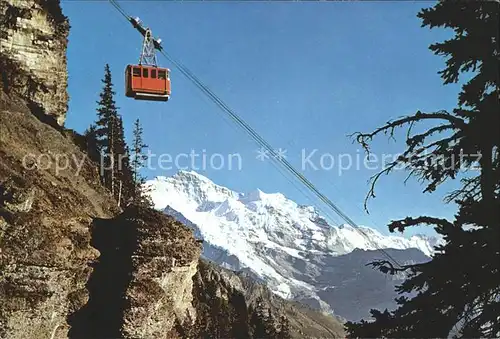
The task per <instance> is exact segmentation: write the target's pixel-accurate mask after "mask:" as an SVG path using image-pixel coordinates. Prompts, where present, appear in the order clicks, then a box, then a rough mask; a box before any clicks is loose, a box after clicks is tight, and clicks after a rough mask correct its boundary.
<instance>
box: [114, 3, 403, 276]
mask: <svg viewBox="0 0 500 339" xmlns="http://www.w3.org/2000/svg"><path fill="white" fill-rule="evenodd" d="M109 1H110V2H111V4H112V5H113V6H114V7H115V8H116V9H117V10H118V12H120V14H122V15H123V16H124V17H125V18H126V19H127V20H128V21H129V22H131V23H132V24H133V25H134V27H136V23H137V22H136V21H135V19H132V17H131V16H129V15H127V14H126V12H125V11H124V10H123V9H122V8H121V6H120V5H119V4H118V3H117V2H116V0H109ZM136 28H137V27H136ZM155 47H156V48H157V49H158V50H159V52H160V53H161V54H162V55H163V56H164V57H165V58H166V59H167V60H169V61H170V62H171V63H172V64H174V65H175V66H176V67H177V69H178V70H179V71H180V72H181V73H182V74H183V75H184V76H185V77H187V78H188V79H189V80H191V81H192V82H193V84H194V85H195V86H196V87H198V89H199V90H201V91H202V92H203V93H205V94H206V95H207V97H209V99H211V100H212V101H213V102H214V103H215V104H216V105H217V106H219V108H220V109H221V110H222V111H223V112H224V113H226V114H227V115H228V116H229V117H230V118H231V119H232V120H233V121H234V122H235V123H236V124H237V125H238V126H239V127H241V128H242V129H243V130H244V131H245V132H246V133H247V134H248V135H250V136H251V137H252V139H253V140H254V141H255V142H256V143H257V144H258V145H260V146H261V147H262V148H264V149H265V150H266V151H267V152H269V154H270V155H271V159H272V160H274V161H275V162H276V163H277V164H280V165H282V166H283V167H284V168H285V170H287V171H288V172H289V173H291V174H292V175H293V176H294V177H295V178H297V179H298V180H299V181H300V182H301V183H302V184H303V185H304V186H306V187H307V188H308V189H309V190H310V191H311V192H312V193H314V195H316V196H317V197H318V198H319V199H320V200H321V201H322V202H323V203H324V204H325V205H326V206H328V207H329V208H330V209H331V210H332V211H333V212H335V214H337V215H338V216H339V217H340V218H342V219H343V220H344V221H345V222H346V223H347V224H348V225H350V226H351V227H353V228H354V229H355V230H356V231H358V232H359V233H360V234H361V235H362V236H364V237H365V238H366V239H367V240H368V242H369V243H371V244H372V245H373V247H375V248H376V249H377V250H379V251H381V252H382V253H383V254H384V255H385V256H386V257H387V258H388V259H389V261H392V262H393V263H394V264H395V265H396V266H398V267H400V268H401V267H402V265H401V264H400V263H399V262H398V261H397V260H396V259H394V258H393V257H392V256H391V255H390V254H389V253H387V251H385V250H384V249H383V248H380V247H379V246H378V244H377V243H376V242H374V241H373V240H372V239H370V237H369V235H368V234H367V233H366V232H365V231H364V230H363V229H362V228H360V226H359V225H358V224H356V223H355V222H354V220H352V219H351V218H350V217H349V216H348V215H347V214H345V213H344V212H343V211H342V210H341V209H340V207H338V206H337V205H336V204H335V203H334V202H333V201H332V200H330V199H329V198H328V197H327V196H326V195H324V194H323V193H322V192H321V191H319V190H318V189H317V188H316V186H314V184H313V183H312V182H311V181H309V179H307V178H306V177H305V176H304V175H303V174H302V173H300V172H299V171H298V170H297V169H296V168H295V167H293V165H292V164H291V163H290V162H289V161H288V160H286V159H285V158H284V157H281V156H279V154H277V152H276V151H275V150H274V148H273V147H271V145H270V144H269V143H268V142H267V141H266V140H265V139H264V138H262V137H261V136H260V135H259V134H258V133H257V132H256V131H255V130H254V129H253V128H252V127H251V126H250V125H249V124H248V123H247V122H246V121H244V120H243V119H242V118H241V117H240V116H239V115H238V114H237V113H236V112H235V111H234V110H232V109H231V108H230V107H229V106H228V105H227V104H226V103H225V102H224V101H223V100H222V99H221V98H219V97H218V96H217V95H216V94H215V93H214V92H213V91H212V90H210V89H209V88H208V87H207V86H206V85H205V84H204V83H203V82H202V81H201V80H200V79H199V78H198V77H197V76H196V75H194V73H193V72H191V71H190V70H189V69H188V68H187V67H186V66H184V65H183V64H182V63H181V62H180V61H178V60H176V59H175V58H173V57H172V56H171V55H170V54H168V53H167V52H166V51H165V50H164V49H163V47H162V46H161V45H160V44H159V43H156V44H155ZM273 165H274V164H273Z"/></svg>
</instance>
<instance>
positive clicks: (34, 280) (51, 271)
mask: <svg viewBox="0 0 500 339" xmlns="http://www.w3.org/2000/svg"><path fill="white" fill-rule="evenodd" d="M14 101H15V100H14V99H13V98H12V99H11V98H8V99H7V98H6V97H5V95H4V94H3V93H2V92H1V91H0V102H1V103H2V109H0V159H1V160H0V338H13V339H15V338H19V339H20V338H23V339H31V338H33V339H35V338H65V337H66V335H67V332H68V329H69V326H68V322H67V316H68V315H69V314H71V313H73V312H74V311H76V310H78V309H79V308H81V307H82V306H83V305H84V304H85V303H86V302H87V298H88V292H87V289H86V286H85V285H86V283H87V280H88V277H89V274H90V273H91V271H92V270H91V267H90V266H89V263H91V262H92V261H93V260H95V259H96V258H97V257H98V256H99V252H98V251H97V250H96V249H95V248H93V247H92V246H91V245H90V240H91V234H90V231H89V226H90V225H91V224H92V223H93V219H94V218H96V217H97V218H110V217H112V216H113V215H114V214H115V213H116V212H117V211H116V207H115V206H116V203H115V202H114V201H113V200H112V199H110V198H109V195H108V194H107V193H106V192H105V191H104V189H102V187H101V186H100V184H99V178H98V174H97V171H96V169H95V167H94V166H93V165H92V164H91V163H90V162H89V161H88V160H86V157H85V154H84V153H82V152H81V151H80V150H79V148H78V147H77V146H76V145H75V144H74V143H73V142H72V140H71V139H70V138H69V137H68V136H65V135H63V134H61V133H60V132H58V131H56V130H55V129H54V128H52V127H50V126H48V125H46V124H44V123H42V122H41V121H40V120H38V119H36V118H35V117H34V116H33V115H32V114H31V112H30V110H29V109H28V107H26V106H24V105H23V104H22V103H20V104H18V105H12V104H8V103H9V102H14ZM4 107H6V109H4ZM62 155H64V156H65V159H67V160H69V159H73V160H71V161H68V163H67V166H62V165H63V161H64V160H63V158H62ZM59 156H61V157H59ZM58 157H59V159H58ZM77 163H78V164H79V165H77ZM58 165H59V167H57V166H58ZM63 167H65V168H64V169H63Z"/></svg>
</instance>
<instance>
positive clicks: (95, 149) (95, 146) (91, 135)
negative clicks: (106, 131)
mask: <svg viewBox="0 0 500 339" xmlns="http://www.w3.org/2000/svg"><path fill="white" fill-rule="evenodd" d="M83 136H84V137H85V151H86V152H87V154H88V155H89V158H90V159H91V160H92V161H94V162H96V163H99V159H100V154H101V151H100V149H99V141H98V140H97V133H96V126H95V125H94V124H92V125H90V126H89V128H87V129H86V130H85V132H84V133H83Z"/></svg>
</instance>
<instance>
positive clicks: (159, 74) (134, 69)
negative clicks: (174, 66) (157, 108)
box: [125, 18, 170, 101]
mask: <svg viewBox="0 0 500 339" xmlns="http://www.w3.org/2000/svg"><path fill="white" fill-rule="evenodd" d="M131 22H132V24H133V25H134V27H135V28H137V29H138V30H139V32H140V33H141V34H142V35H143V36H144V41H143V43H142V51H141V56H140V58H139V65H128V66H127V68H126V69H125V95H126V96H127V97H129V98H134V99H136V100H154V101H168V99H170V70H169V69H168V68H161V67H158V66H157V64H156V54H155V49H158V50H161V49H162V47H161V39H155V38H154V37H153V34H152V32H151V30H150V29H149V28H145V27H143V26H142V24H141V21H140V20H139V18H136V19H131Z"/></svg>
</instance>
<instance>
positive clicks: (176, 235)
mask: <svg viewBox="0 0 500 339" xmlns="http://www.w3.org/2000/svg"><path fill="white" fill-rule="evenodd" d="M92 245H93V246H94V247H96V248H97V249H98V250H99V252H100V253H101V255H100V257H99V259H98V261H96V264H95V265H94V271H93V273H92V275H91V277H90V280H89V283H88V289H89V291H90V299H89V302H88V303H87V304H86V305H85V306H84V307H83V308H82V309H80V310H78V311H77V312H75V313H74V314H73V315H72V316H71V320H70V325H71V326H72V328H71V333H70V337H73V338H75V337H76V338H162V337H163V336H164V335H165V333H167V332H168V331H169V330H170V329H171V328H172V327H173V326H174V321H175V319H178V321H180V322H183V321H184V319H185V317H186V316H188V315H189V316H190V317H191V318H193V319H194V318H196V314H195V312H194V309H193V307H192V299H193V297H192V295H193V293H192V288H193V276H194V275H195V273H196V271H197V264H198V257H199V255H200V252H201V246H200V245H199V244H198V243H197V242H196V240H195V239H194V237H193V234H192V232H191V231H190V230H189V229H188V228H187V227H186V226H184V225H182V224H181V223H179V222H176V221H175V220H174V219H173V218H169V217H166V216H165V215H163V214H162V213H159V212H156V211H153V210H150V209H146V208H141V207H137V206H130V207H128V208H126V209H125V211H124V212H123V213H122V214H120V215H118V216H117V217H116V218H113V219H102V220H96V221H95V223H94V224H93V227H92Z"/></svg>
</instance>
